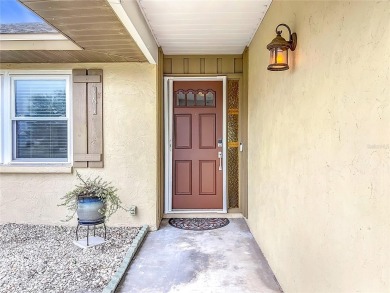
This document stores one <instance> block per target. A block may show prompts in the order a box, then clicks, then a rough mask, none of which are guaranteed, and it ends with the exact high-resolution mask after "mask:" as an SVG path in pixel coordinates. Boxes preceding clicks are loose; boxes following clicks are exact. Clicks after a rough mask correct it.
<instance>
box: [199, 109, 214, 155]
mask: <svg viewBox="0 0 390 293" xmlns="http://www.w3.org/2000/svg"><path fill="white" fill-rule="evenodd" d="M215 126H216V115H215V114H199V148H200V149H215V144H216V143H217V141H216V140H217V138H216V137H215V136H216V129H215Z"/></svg>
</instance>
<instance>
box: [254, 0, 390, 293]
mask: <svg viewBox="0 0 390 293" xmlns="http://www.w3.org/2000/svg"><path fill="white" fill-rule="evenodd" d="M279 23H286V24H288V25H290V27H291V28H292V30H293V31H296V32H297V34H298V46H297V49H296V51H295V52H294V53H293V60H292V66H291V67H292V68H291V69H290V70H289V71H285V72H269V71H267V70H266V67H267V65H268V58H269V53H268V51H267V50H266V45H267V43H269V42H270V41H271V40H272V39H273V38H274V37H275V27H276V25H277V24H279ZM389 66H390V2H388V1H350V2H347V1H326V2H322V1H302V2H301V1H273V3H272V5H271V7H270V9H269V11H268V12H267V15H266V17H265V19H264V20H263V22H262V23H261V25H260V28H259V30H258V31H257V33H256V35H255V37H254V39H253V41H252V43H251V44H250V47H249V158H250V159H249V220H248V222H249V225H250V228H251V230H252V232H253V234H254V236H255V237H256V239H257V241H258V243H259V244H260V246H261V248H262V250H263V252H264V254H265V256H266V257H267V259H268V261H269V263H270V265H271V267H272V269H273V270H274V272H275V274H276V277H277V278H278V280H279V282H280V283H281V286H282V287H283V289H284V290H285V292H287V293H291V292H297V293H305V292H307V293H313V292H315V293H320V292H329V293H336V292H337V293H350V292H390V250H389V248H390V179H389V178H390V107H389V104H390V68H389Z"/></svg>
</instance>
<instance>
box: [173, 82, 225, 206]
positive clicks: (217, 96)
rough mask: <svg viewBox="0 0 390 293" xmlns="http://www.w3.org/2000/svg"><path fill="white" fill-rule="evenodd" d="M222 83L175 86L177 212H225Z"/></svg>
mask: <svg viewBox="0 0 390 293" xmlns="http://www.w3.org/2000/svg"><path fill="white" fill-rule="evenodd" d="M222 88H223V84H222V81H174V83H173V142H172V148H173V162H172V172H173V174H172V175H173V176H172V178H173V180H172V185H173V186H172V208H173V209H222V208H223V188H222V183H223V172H222V159H219V156H221V155H222V137H223V135H222V115H223V114H222V103H223V90H222Z"/></svg>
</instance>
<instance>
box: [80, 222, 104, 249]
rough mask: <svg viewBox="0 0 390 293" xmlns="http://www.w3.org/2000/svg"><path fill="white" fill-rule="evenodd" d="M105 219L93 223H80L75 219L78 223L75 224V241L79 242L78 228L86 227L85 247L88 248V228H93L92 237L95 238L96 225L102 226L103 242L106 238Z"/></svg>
mask: <svg viewBox="0 0 390 293" xmlns="http://www.w3.org/2000/svg"><path fill="white" fill-rule="evenodd" d="M104 220H105V218H103V219H101V220H99V221H95V222H88V223H87V222H82V221H80V220H79V219H77V221H78V223H77V228H76V240H77V241H79V227H80V226H86V227H87V246H89V228H90V227H91V226H93V236H96V226H98V225H103V228H104V240H106V236H107V228H106V224H105V221H104Z"/></svg>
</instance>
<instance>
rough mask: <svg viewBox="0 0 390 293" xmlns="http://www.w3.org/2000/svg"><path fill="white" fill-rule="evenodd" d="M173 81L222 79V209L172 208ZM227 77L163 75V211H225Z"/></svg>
mask: <svg viewBox="0 0 390 293" xmlns="http://www.w3.org/2000/svg"><path fill="white" fill-rule="evenodd" d="M174 81H222V88H223V97H222V100H223V103H222V104H223V105H222V178H223V180H222V185H223V186H222V192H223V194H222V200H223V202H222V209H196V210H188V209H172V182H173V178H172V174H173V172H172V171H173V170H172V158H173V156H172V155H173V150H172V139H173V82H174ZM226 88H227V77H226V76H208V77H173V76H169V77H168V76H165V77H164V146H165V147H164V149H165V151H164V152H165V172H164V173H165V174H164V181H165V190H164V213H170V214H172V213H181V214H183V213H227V161H226V160H227V132H226V130H227V125H226V121H227V101H226V100H227V99H226Z"/></svg>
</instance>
